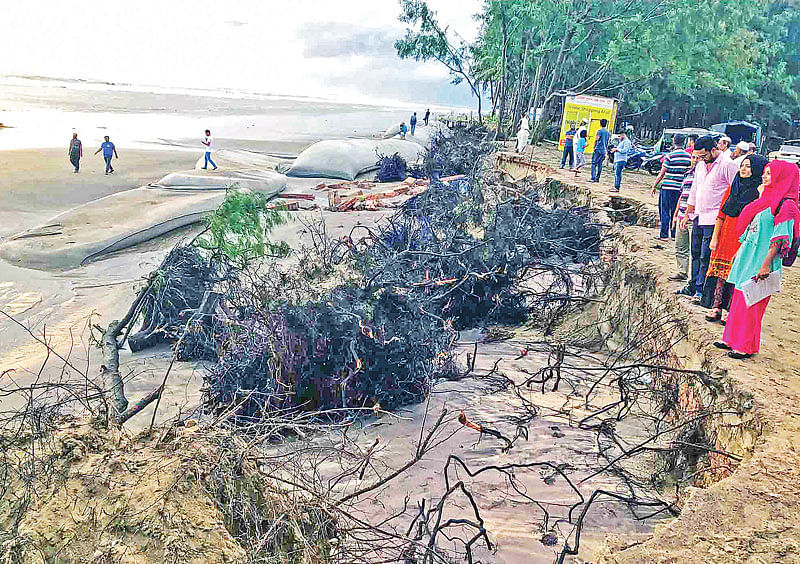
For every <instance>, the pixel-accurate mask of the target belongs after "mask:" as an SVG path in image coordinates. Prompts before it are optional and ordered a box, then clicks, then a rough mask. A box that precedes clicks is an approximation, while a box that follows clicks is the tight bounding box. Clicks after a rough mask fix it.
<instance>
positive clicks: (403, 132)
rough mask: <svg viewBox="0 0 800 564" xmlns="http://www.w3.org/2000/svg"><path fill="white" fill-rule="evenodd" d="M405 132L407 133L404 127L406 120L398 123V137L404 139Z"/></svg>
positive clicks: (406, 128)
mask: <svg viewBox="0 0 800 564" xmlns="http://www.w3.org/2000/svg"><path fill="white" fill-rule="evenodd" d="M406 133H408V127H406V122H403V123H401V124H400V139H405V138H406Z"/></svg>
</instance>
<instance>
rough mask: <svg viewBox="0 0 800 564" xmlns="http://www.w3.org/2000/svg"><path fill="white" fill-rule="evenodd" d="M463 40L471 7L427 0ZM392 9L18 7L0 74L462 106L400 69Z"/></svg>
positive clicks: (286, 0) (143, 2)
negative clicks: (395, 49)
mask: <svg viewBox="0 0 800 564" xmlns="http://www.w3.org/2000/svg"><path fill="white" fill-rule="evenodd" d="M429 5H430V6H431V7H432V8H433V9H434V10H436V11H437V12H438V14H439V18H440V21H442V22H444V23H447V24H449V25H450V26H451V28H452V29H453V30H456V31H457V32H458V33H459V34H460V35H461V36H462V37H464V38H465V39H467V40H470V39H473V38H474V37H475V35H476V34H477V26H478V24H477V22H476V21H475V20H474V18H473V16H474V15H475V14H476V13H478V12H479V11H480V7H481V0H429ZM399 12H400V9H399V3H398V2H397V0H335V1H332V2H331V1H326V0H222V1H220V0H216V1H213V2H212V1H209V0H137V1H136V2H133V1H130V0H128V1H126V0H122V1H119V0H118V1H110V0H80V2H56V1H55V0H24V1H21V2H14V8H13V9H12V10H4V13H3V24H2V33H0V53H3V56H2V57H0V75H37V76H47V77H55V78H80V79H89V80H99V81H108V82H115V83H129V84H137V85H141V84H147V85H157V86H169V87H192V88H197V87H202V88H230V89H237V90H248V91H254V92H260V93H273V94H290V95H306V96H314V97H323V98H333V99H337V100H341V101H351V102H392V101H400V102H428V103H431V104H434V105H446V106H472V105H473V102H472V100H471V95H470V92H469V89H468V88H467V87H466V86H464V85H460V86H453V85H451V84H450V83H449V76H448V73H447V71H446V70H445V69H444V68H443V67H441V66H440V65H438V64H437V63H435V62H428V63H418V62H415V61H401V60H400V59H399V58H397V56H396V54H395V51H394V41H395V40H396V39H398V38H399V37H401V36H402V35H403V33H404V29H405V26H404V24H402V23H401V22H399V21H398V19H397V16H398V14H399Z"/></svg>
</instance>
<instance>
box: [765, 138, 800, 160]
mask: <svg viewBox="0 0 800 564" xmlns="http://www.w3.org/2000/svg"><path fill="white" fill-rule="evenodd" d="M768 158H769V160H773V159H780V160H782V161H789V162H790V163H795V164H796V165H798V166H800V139H787V140H786V141H784V142H783V144H782V145H781V148H780V149H778V150H777V151H772V152H771V153H770V154H769V155H768Z"/></svg>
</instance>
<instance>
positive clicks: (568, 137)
mask: <svg viewBox="0 0 800 564" xmlns="http://www.w3.org/2000/svg"><path fill="white" fill-rule="evenodd" d="M574 139H575V124H574V123H571V122H570V124H569V129H568V130H567V132H566V133H565V134H564V154H563V155H561V166H560V167H558V168H564V165H565V164H567V157H569V169H570V170H572V167H573V163H574V161H573V154H574V153H573V151H572V144H573V140H574Z"/></svg>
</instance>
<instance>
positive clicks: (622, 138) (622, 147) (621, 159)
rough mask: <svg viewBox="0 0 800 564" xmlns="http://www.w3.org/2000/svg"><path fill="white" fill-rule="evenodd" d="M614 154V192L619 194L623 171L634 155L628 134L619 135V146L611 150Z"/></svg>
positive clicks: (621, 133)
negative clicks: (632, 154)
mask: <svg viewBox="0 0 800 564" xmlns="http://www.w3.org/2000/svg"><path fill="white" fill-rule="evenodd" d="M611 152H612V153H614V189H613V190H611V191H612V192H619V187H620V185H621V184H622V171H623V170H624V169H625V165H626V164H627V163H628V158H630V156H631V153H633V144H632V143H631V140H630V139H628V135H627V133H625V132H624V131H622V132H620V134H619V145H617V146H616V147H614V148H613V149H611Z"/></svg>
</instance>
